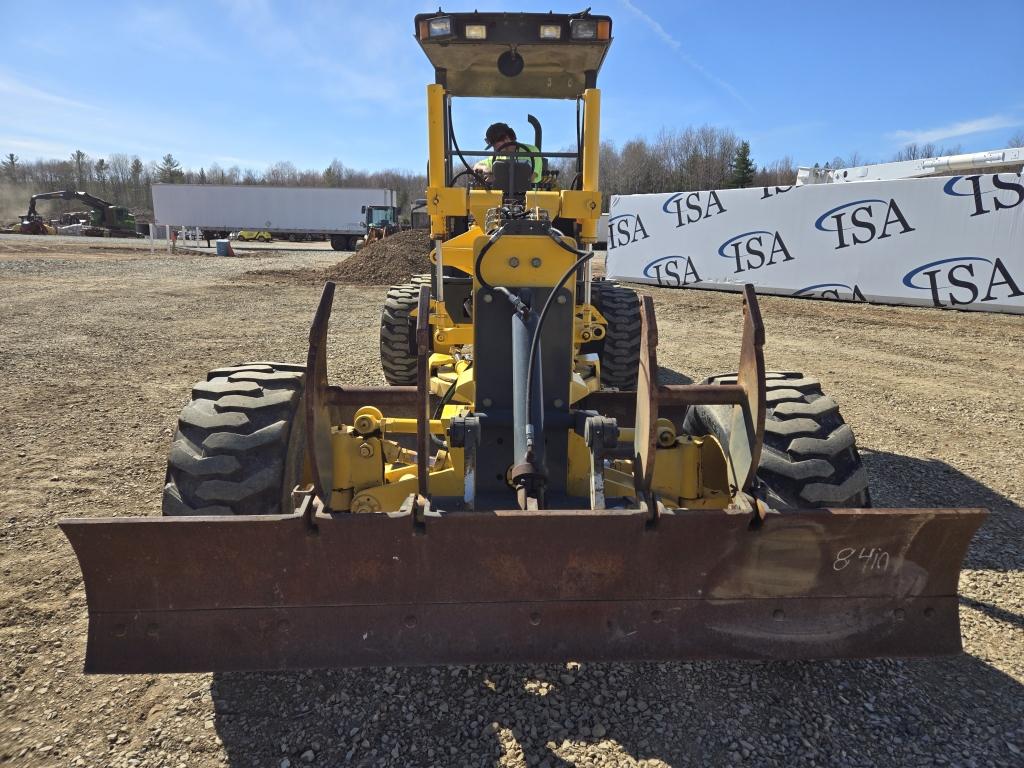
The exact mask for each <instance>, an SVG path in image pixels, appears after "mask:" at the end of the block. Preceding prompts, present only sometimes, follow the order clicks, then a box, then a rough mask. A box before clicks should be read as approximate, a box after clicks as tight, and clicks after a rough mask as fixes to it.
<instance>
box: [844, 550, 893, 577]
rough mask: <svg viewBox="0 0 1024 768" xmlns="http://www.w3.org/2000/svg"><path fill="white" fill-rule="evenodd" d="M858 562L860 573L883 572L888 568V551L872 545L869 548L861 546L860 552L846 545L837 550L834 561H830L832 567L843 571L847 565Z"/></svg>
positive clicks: (854, 564)
mask: <svg viewBox="0 0 1024 768" xmlns="http://www.w3.org/2000/svg"><path fill="white" fill-rule="evenodd" d="M858 564H859V565H860V568H861V573H867V572H868V571H878V572H882V573H884V572H885V571H886V570H887V569H888V568H889V553H888V552H886V551H885V550H884V549H879V548H878V547H872V548H871V549H865V548H863V547H861V550H860V552H858V551H857V548H856V547H846V548H845V549H841V550H839V553H838V554H837V555H836V559H835V561H834V562H833V563H832V569H833V570H835V571H844V570H846V568H847V567H848V566H850V565H853V566H854V567H856V566H857V565H858Z"/></svg>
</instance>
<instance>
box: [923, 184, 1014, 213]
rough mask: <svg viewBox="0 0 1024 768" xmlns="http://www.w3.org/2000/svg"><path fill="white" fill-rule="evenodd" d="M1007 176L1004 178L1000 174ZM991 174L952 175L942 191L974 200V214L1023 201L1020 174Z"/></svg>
mask: <svg viewBox="0 0 1024 768" xmlns="http://www.w3.org/2000/svg"><path fill="white" fill-rule="evenodd" d="M1004 175H1006V176H1009V177H1010V178H1009V179H1004V178H1002V176H1004ZM1015 176H1016V179H1017V180H1016V181H1014V180H1013V179H1014V174H999V173H996V174H991V175H984V176H983V175H976V176H953V177H952V178H951V179H950V180H949V181H947V182H946V184H945V186H944V187H943V188H942V191H943V192H945V193H946V194H947V195H952V196H953V197H970V198H972V200H973V201H974V213H972V214H971V216H972V217H974V216H984V215H985V214H986V213H995V212H996V211H1005V210H1008V209H1010V208H1016V207H1017V206H1018V205H1020V204H1021V203H1024V185H1022V184H1021V183H1020V174H1019V173H1018V174H1016V175H1015Z"/></svg>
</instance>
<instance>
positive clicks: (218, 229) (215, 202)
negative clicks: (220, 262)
mask: <svg viewBox="0 0 1024 768" xmlns="http://www.w3.org/2000/svg"><path fill="white" fill-rule="evenodd" d="M395 199H396V194H395V192H394V190H390V189H370V188H348V189H336V188H333V187H331V188H325V187H265V186H235V185H222V184H154V185H153V213H154V218H155V219H156V221H157V223H158V224H166V225H168V226H171V227H186V228H190V229H192V228H198V229H201V230H202V231H203V236H204V237H208V238H214V237H226V236H227V233H228V232H232V231H238V230H243V229H248V230H265V231H269V232H271V233H273V234H274V235H275V237H280V238H285V239H310V238H317V239H329V240H330V241H331V247H333V248H334V249H335V250H337V251H343V250H354V249H355V244H356V241H357V240H359V239H360V238H362V237H363V236H364V235H365V234H366V222H367V214H368V212H369V213H370V215H371V217H372V218H373V219H374V220H375V221H376V220H379V219H381V218H382V217H387V215H388V214H390V216H391V218H392V219H395V218H397V210H396V208H395V204H396V203H395Z"/></svg>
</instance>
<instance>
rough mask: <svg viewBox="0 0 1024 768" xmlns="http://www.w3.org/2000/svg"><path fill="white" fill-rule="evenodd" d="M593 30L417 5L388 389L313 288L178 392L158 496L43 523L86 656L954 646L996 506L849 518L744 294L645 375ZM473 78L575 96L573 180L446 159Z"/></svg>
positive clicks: (152, 661) (487, 87)
mask: <svg viewBox="0 0 1024 768" xmlns="http://www.w3.org/2000/svg"><path fill="white" fill-rule="evenodd" d="M611 30H612V20H611V18H609V17H608V16H602V15H593V14H590V13H588V12H584V13H581V14H575V15H560V14H554V13H550V14H533V13H508V14H506V13H476V12H474V13H443V12H438V13H430V14H420V15H418V16H416V18H415V24H414V35H415V39H416V40H417V42H418V44H419V45H420V47H421V48H422V49H423V51H424V52H425V53H426V55H427V57H428V58H429V60H430V62H431V64H432V65H433V68H434V73H435V78H434V82H433V83H431V84H430V85H428V86H427V122H428V145H429V176H428V185H429V186H428V188H427V190H426V200H427V202H426V207H427V212H428V213H429V216H430V232H431V237H432V239H433V241H434V250H433V254H432V262H433V269H432V272H431V274H430V276H429V278H427V277H422V278H420V279H419V280H418V281H415V282H413V283H411V284H410V286H412V287H411V288H408V289H402V290H401V291H397V292H396V291H395V290H394V289H393V291H392V295H390V296H389V299H388V302H389V306H386V307H385V312H384V315H383V318H382V326H381V334H382V341H383V342H384V343H383V344H382V352H383V363H384V367H385V371H386V373H387V376H388V378H389V379H390V380H391V382H392V386H389V387H370V388H363V387H348V386H339V385H337V384H330V383H328V380H327V367H326V363H327V360H328V354H327V346H326V344H327V338H328V337H327V330H328V323H329V318H330V314H331V308H332V303H333V298H334V284H333V283H330V282H328V283H327V284H326V285H325V287H324V290H323V294H322V296H321V299H320V303H319V306H318V308H317V310H316V313H315V316H314V319H313V323H312V327H311V329H310V333H309V350H308V355H307V359H306V362H305V364H285V363H276V362H253V363H247V364H242V365H235V366H229V367H224V368H217V369H215V370H213V371H211V372H210V373H209V375H208V376H207V378H206V380H204V381H200V382H199V383H197V384H196V385H195V386H194V387H193V389H192V401H191V402H190V403H189V404H188V405H187V406H186V407H185V408H184V410H183V411H182V412H181V415H180V418H179V421H178V429H177V432H176V433H175V435H174V439H173V442H172V445H171V449H170V456H169V459H168V466H167V475H166V483H165V486H164V491H163V514H162V516H160V517H126V518H86V519H74V520H63V521H62V522H61V523H60V525H61V528H62V529H63V531H64V533H65V534H66V535H67V537H68V538H69V539H70V541H71V544H72V546H73V547H74V550H75V552H76V554H77V556H78V559H79V563H80V565H81V568H82V572H83V576H84V581H85V588H86V593H87V599H88V609H89V637H88V647H87V653H86V663H85V664H86V671H88V672H108V673H129V672H185V671H202V670H241V669H253V670H262V669H288V668H310V667H330V666H361V665H393V664H463V663H481V662H520V661H529V662H544V661H565V660H569V659H577V660H640V659H684V658H759V659H766V658H770V659H812V658H845V657H871V656H919V655H933V654H950V653H956V652H958V651H959V650H960V649H961V640H960V632H959V614H958V600H957V578H958V575H959V570H960V565H961V562H962V559H963V557H964V553H965V551H966V549H967V546H968V544H969V542H970V539H971V537H972V535H973V533H974V531H975V530H976V528H977V527H978V526H979V525H980V524H981V522H982V521H983V519H984V517H985V514H986V513H985V511H984V510H976V509H873V508H870V500H869V496H868V488H867V483H866V475H865V472H864V469H863V466H862V463H861V460H860V457H859V455H858V453H857V449H856V445H855V442H854V437H853V433H852V431H851V429H850V427H849V426H848V425H846V424H844V423H843V420H842V418H841V416H840V415H839V412H838V408H837V405H836V403H835V401H834V400H833V399H831V398H829V397H827V396H826V395H824V394H823V393H822V391H821V388H820V386H819V384H818V383H817V382H816V381H815V380H813V379H811V378H809V377H806V376H803V375H802V374H800V373H795V372H774V373H772V372H766V370H765V363H764V354H763V347H764V337H765V332H764V326H763V323H762V320H761V313H760V310H759V307H758V301H757V296H756V295H755V293H754V291H753V289H752V288H751V287H750V286H747V287H746V289H745V291H744V293H743V304H742V341H741V344H740V349H739V354H738V359H739V364H738V369H737V371H736V372H735V373H731V374H724V375H722V376H717V377H714V378H712V379H709V380H707V381H705V382H704V383H701V384H688V385H660V384H659V383H658V381H657V372H658V366H657V346H658V342H659V339H658V333H657V328H656V322H655V316H654V311H653V302H652V300H651V299H650V297H643V298H642V299H641V298H639V297H637V296H636V294H633V293H631V292H629V291H627V290H626V289H624V288H622V287H621V286H610V285H607V284H602V281H599V280H593V279H592V276H591V267H590V264H591V259H592V257H593V254H594V251H593V249H592V243H593V242H594V240H595V238H596V236H597V231H596V228H597V223H598V219H599V217H600V212H601V193H600V191H599V184H598V171H599V167H598V151H599V146H600V144H599V128H600V93H599V91H598V89H597V77H598V72H599V70H600V68H601V64H602V62H603V60H604V58H605V54H606V52H607V50H608V47H609V44H610V42H611ZM493 96H501V97H523V98H548V99H569V100H576V101H577V104H578V114H579V118H578V121H577V122H578V133H577V135H578V136H579V142H578V143H579V146H578V151H577V152H575V153H570V155H571V157H570V158H569V159H570V161H571V160H573V159H574V160H575V161H576V163H577V165H578V173H577V175H576V178H575V179H574V180H573V181H572V183H570V184H569V185H568V188H566V189H546V188H535V186H534V185H533V184H532V183H531V182H532V173H531V171H530V166H531V165H532V160H529V161H528V162H525V163H524V162H520V160H519V159H517V157H516V154H515V153H513V154H512V155H511V156H508V157H505V158H503V159H502V158H494V159H493V163H492V164H491V170H492V178H490V179H486V178H482V177H481V178H476V174H475V173H474V171H473V169H472V167H471V166H470V164H469V162H468V161H467V160H466V157H467V156H469V155H472V154H476V155H477V156H479V155H484V154H486V153H485V152H478V153H472V152H464V151H462V150H460V149H459V148H458V144H457V141H456V138H455V131H454V127H453V120H452V109H451V107H452V102H453V100H454V99H457V98H463V97H493ZM504 151H505V152H508V149H507V148H506V149H505V150H504ZM537 151H538V152H541V153H542V154H545V155H547V156H548V158H557V157H560V155H559V153H545V152H544V151H543V150H542V149H538V150H537ZM525 154H529V153H525ZM458 163H461V164H462V165H463V166H464V168H463V169H462V170H457V168H459V167H460V166H459V165H457V164H458ZM464 174H468V175H469V176H474V183H473V184H472V185H470V187H466V186H461V185H458V184H457V183H456V182H457V181H458V178H459V177H460V176H462V175H464ZM597 294H603V295H602V296H600V297H599V298H595V296H596V295H597ZM609 297H611V298H612V299H614V301H613V300H611V299H610V298H609ZM601 342H605V343H604V344H601ZM609 379H610V380H611V381H613V382H615V385H614V386H609Z"/></svg>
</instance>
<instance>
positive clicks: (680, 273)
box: [644, 256, 700, 288]
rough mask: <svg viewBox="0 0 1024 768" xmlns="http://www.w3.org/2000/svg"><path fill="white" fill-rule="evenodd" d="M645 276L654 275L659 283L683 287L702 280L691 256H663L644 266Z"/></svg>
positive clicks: (670, 286) (672, 286) (671, 286)
mask: <svg viewBox="0 0 1024 768" xmlns="http://www.w3.org/2000/svg"><path fill="white" fill-rule="evenodd" d="M644 277H652V278H654V279H655V280H657V282H658V285H664V286H667V287H669V288H683V287H685V286H687V285H693V284H695V283H699V282H700V275H698V274H697V267H696V266H695V265H694V263H693V260H692V259H691V258H690V257H689V256H662V257H661V258H660V259H655V260H654V261H652V262H650V263H649V264H648V265H647V266H646V267H644Z"/></svg>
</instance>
